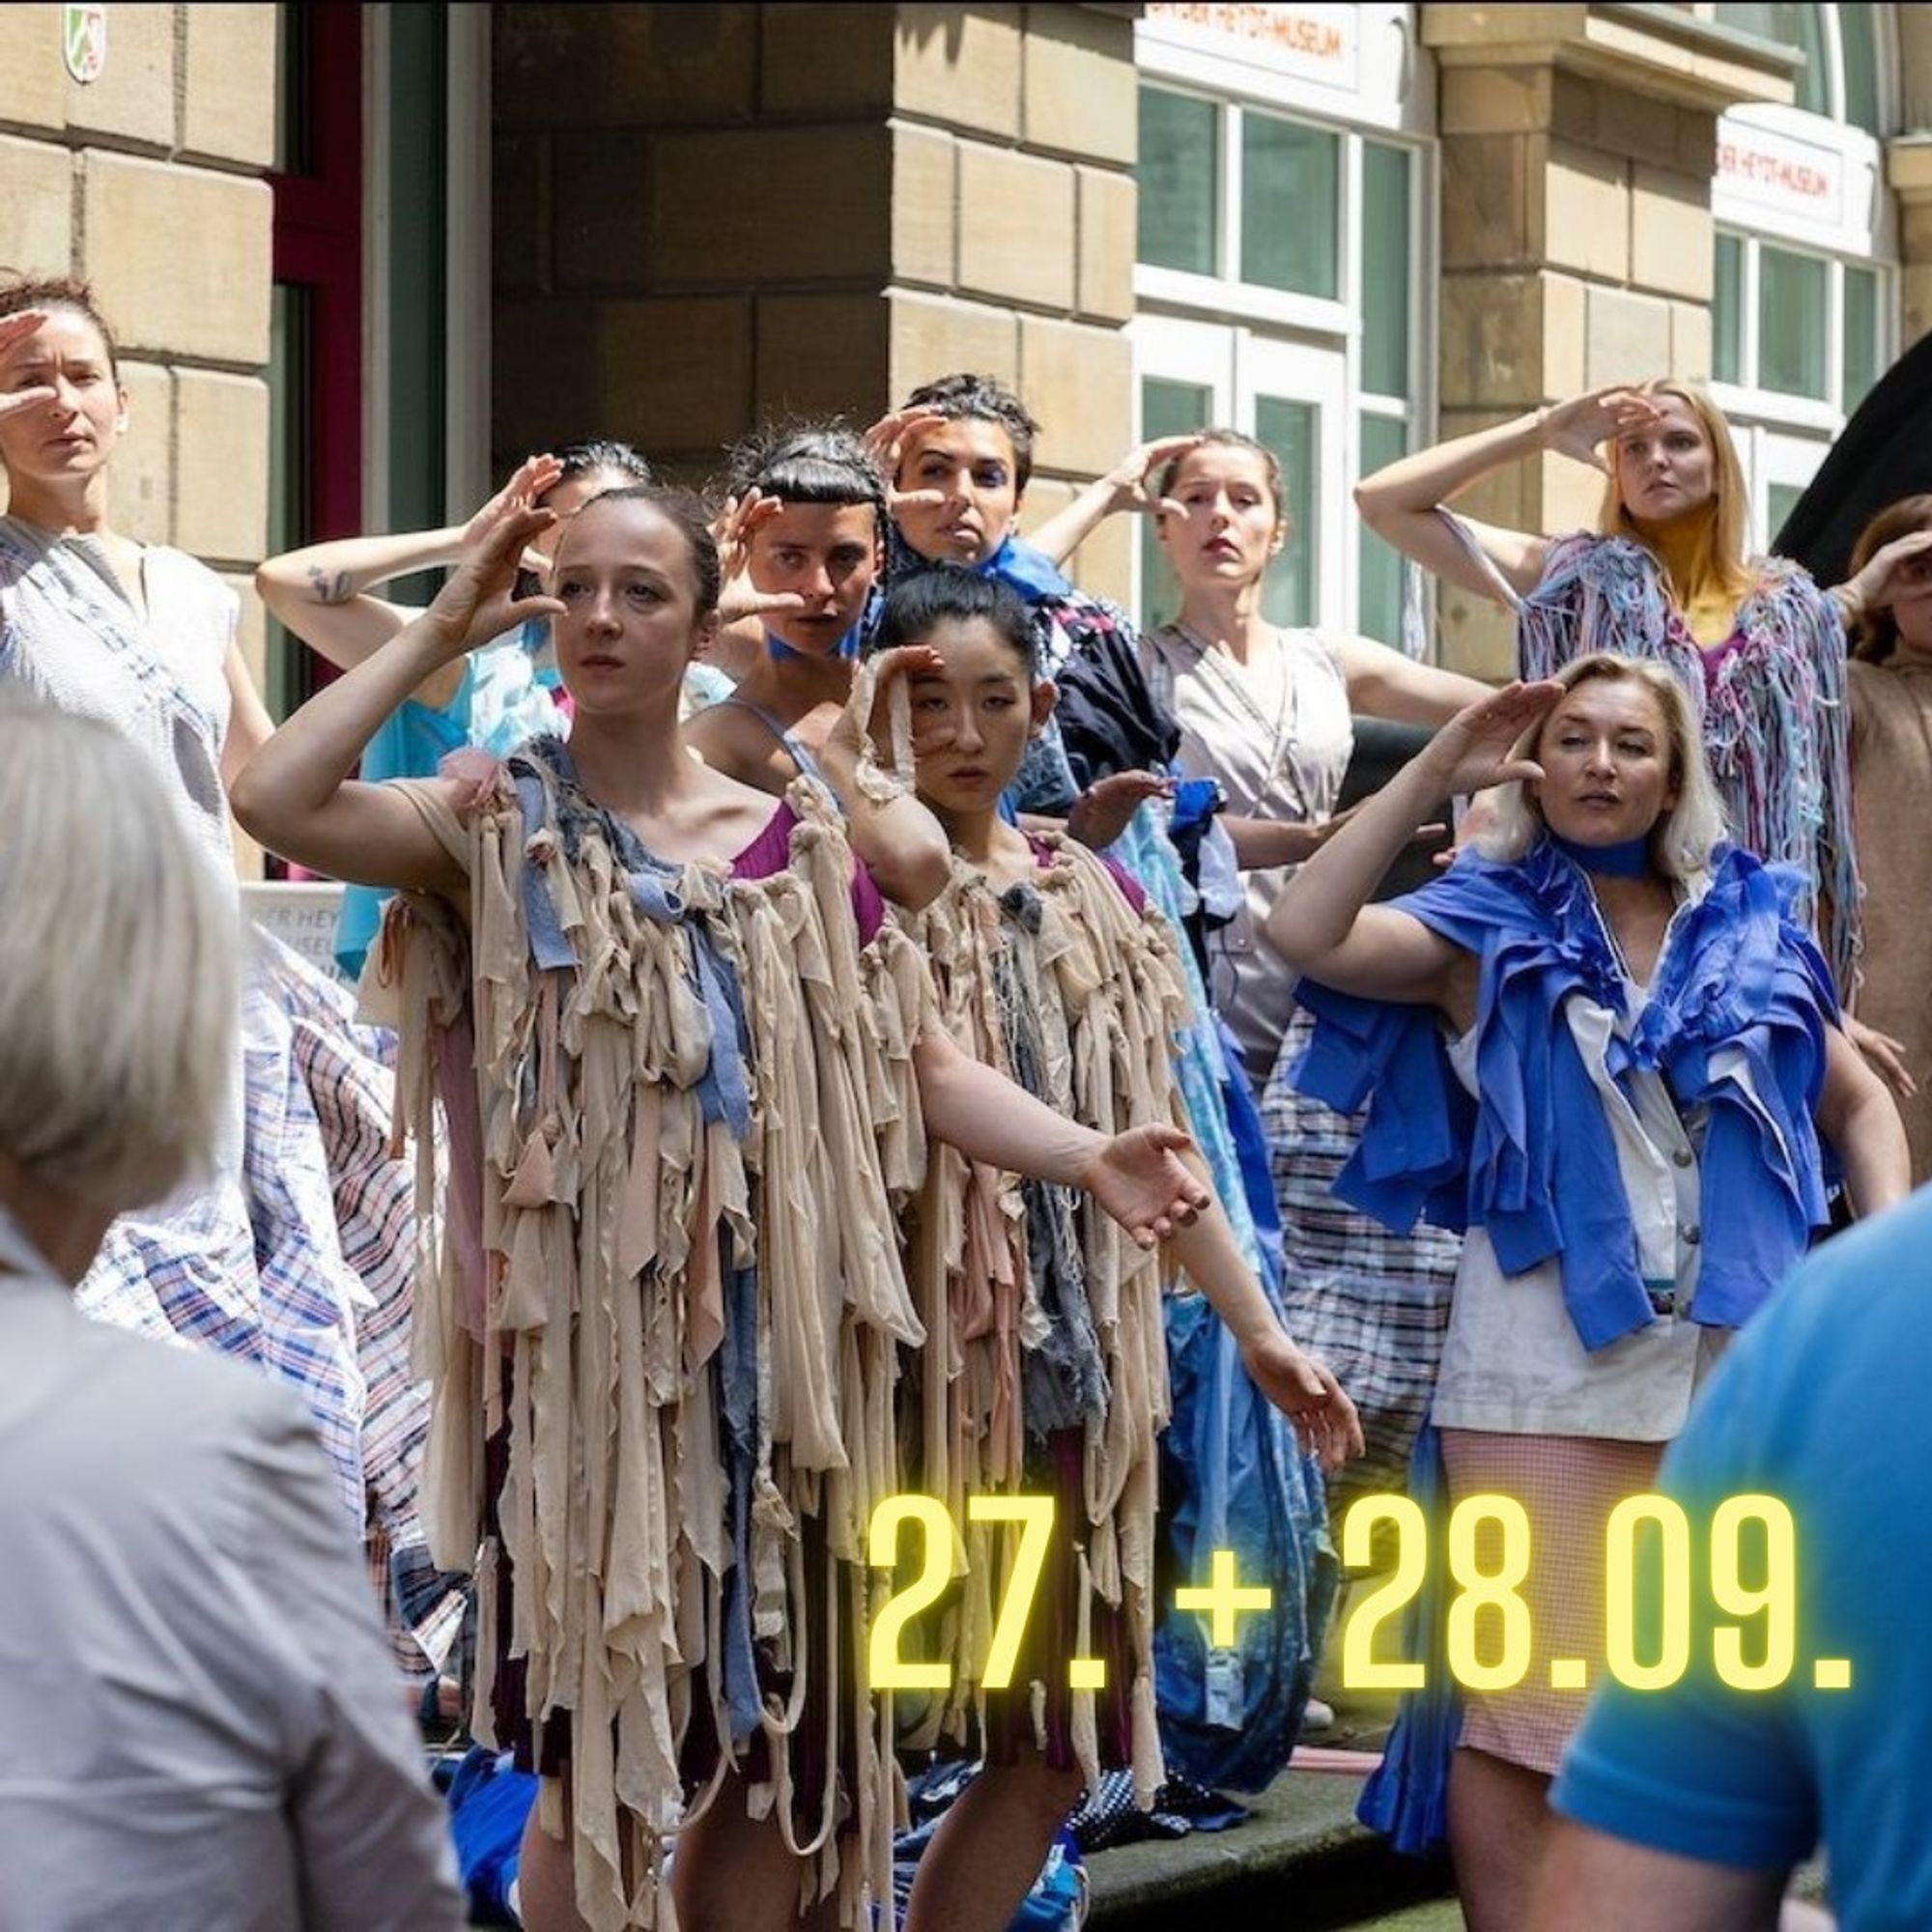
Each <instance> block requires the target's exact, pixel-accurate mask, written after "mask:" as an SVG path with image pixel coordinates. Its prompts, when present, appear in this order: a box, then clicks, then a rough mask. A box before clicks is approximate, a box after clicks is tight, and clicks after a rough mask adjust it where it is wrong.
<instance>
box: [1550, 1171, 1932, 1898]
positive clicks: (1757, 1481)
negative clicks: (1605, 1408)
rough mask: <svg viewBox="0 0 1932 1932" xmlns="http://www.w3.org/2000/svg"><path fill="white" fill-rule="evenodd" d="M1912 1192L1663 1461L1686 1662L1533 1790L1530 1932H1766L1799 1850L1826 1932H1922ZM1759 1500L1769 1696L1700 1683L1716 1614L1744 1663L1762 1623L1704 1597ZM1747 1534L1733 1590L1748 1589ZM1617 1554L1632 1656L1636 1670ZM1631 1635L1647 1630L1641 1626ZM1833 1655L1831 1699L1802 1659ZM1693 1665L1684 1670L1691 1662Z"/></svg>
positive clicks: (1753, 1571)
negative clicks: (1777, 1552) (1637, 1930)
mask: <svg viewBox="0 0 1932 1932" xmlns="http://www.w3.org/2000/svg"><path fill="white" fill-rule="evenodd" d="M1929 1314H1932V1188H1920V1189H1919V1191H1918V1193H1917V1194H1916V1195H1915V1196H1913V1197H1912V1199H1911V1200H1909V1201H1908V1202H1906V1203H1905V1204H1903V1205H1902V1206H1900V1207H1898V1208H1893V1209H1892V1210H1891V1211H1890V1212H1889V1213H1888V1214H1885V1215H1882V1216H1881V1217H1879V1218H1878V1219H1877V1220H1874V1221H1872V1222H1870V1223H1868V1224H1867V1225H1865V1226H1863V1227H1861V1228H1859V1229H1856V1230H1855V1231H1853V1232H1852V1233H1850V1234H1848V1235H1846V1236H1842V1237H1841V1238H1840V1239H1837V1240H1834V1241H1833V1242H1832V1243H1831V1245H1830V1246H1829V1247H1827V1248H1826V1249H1824V1250H1823V1251H1822V1252H1821V1253H1819V1254H1817V1255H1815V1256H1813V1257H1812V1258H1811V1259H1810V1260H1809V1261H1807V1262H1806V1263H1804V1265H1803V1266H1801V1267H1800V1268H1799V1269H1798V1270H1797V1272H1796V1273H1795V1274H1793V1276H1792V1277H1791V1280H1790V1282H1789V1283H1788V1284H1787V1285H1786V1287H1785V1288H1784V1289H1783V1290H1782V1291H1781V1292H1780V1293H1779V1294H1778V1295H1777V1296H1776V1297H1775V1298H1774V1300H1773V1301H1772V1303H1771V1305H1770V1307H1769V1308H1768V1309H1767V1310H1766V1311H1765V1312H1764V1314H1763V1315H1762V1316H1761V1317H1760V1318H1759V1319H1758V1320H1757V1321H1754V1322H1753V1323H1752V1324H1751V1325H1750V1327H1748V1328H1747V1330H1746V1331H1745V1332H1744V1333H1743V1334H1742V1335H1741V1336H1740V1337H1739V1338H1738V1340H1737V1342H1736V1343H1735V1344H1733V1346H1732V1349H1731V1351H1730V1353H1729V1355H1728V1356H1727V1358H1726V1359H1725V1361H1724V1362H1723V1363H1722V1365H1721V1367H1720V1368H1719V1372H1718V1374H1717V1376H1716V1377H1715V1378H1713V1380H1712V1381H1711V1383H1710V1384H1709V1386H1708V1387H1707V1388H1706V1390H1705V1391H1704V1394H1703V1396H1702V1397H1701V1398H1700V1400H1699V1402H1698V1404H1697V1406H1696V1407H1695V1408H1694V1409H1693V1410H1692V1411H1691V1415H1690V1423H1689V1425H1688V1426H1687V1428H1686V1429H1685V1431H1684V1434H1683V1435H1681V1436H1679V1437H1678V1439H1677V1441H1676V1443H1675V1444H1674V1445H1673V1446H1672V1448H1671V1450H1670V1452H1669V1454H1668V1456H1667V1457H1666V1458H1665V1461H1664V1464H1663V1469H1662V1475H1661V1477H1660V1481H1659V1487H1660V1488H1661V1489H1662V1490H1663V1491H1665V1492H1668V1493H1669V1494H1671V1495H1672V1496H1674V1497H1676V1498H1677V1499H1678V1500H1679V1501H1681V1502H1682V1503H1683V1504H1684V1505H1685V1508H1686V1511H1687V1513H1688V1515H1689V1517H1690V1526H1691V1527H1690V1549H1691V1562H1690V1571H1691V1576H1692V1578H1693V1595H1692V1599H1691V1602H1692V1618H1691V1650H1690V1656H1691V1663H1692V1670H1691V1673H1690V1675H1687V1676H1686V1677H1685V1678H1684V1679H1683V1681H1682V1682H1680V1683H1679V1684H1678V1685H1676V1686H1675V1687H1674V1688H1672V1689H1670V1690H1662V1691H1652V1692H1643V1691H1634V1690H1625V1689H1623V1688H1622V1687H1621V1686H1618V1685H1615V1684H1609V1685H1606V1686H1605V1690H1604V1691H1603V1692H1602V1694H1600V1695H1599V1696H1598V1698H1597V1699H1596V1701H1595V1702H1594V1703H1593V1705H1592V1706H1591V1709H1590V1714H1589V1717H1588V1719H1586V1721H1585V1723H1584V1726H1583V1728H1582V1730H1581V1731H1580V1732H1579V1733H1578V1735H1577V1739H1576V1741H1575V1743H1574V1744H1573V1745H1572V1746H1571V1748H1570V1753H1569V1755H1568V1757H1567V1758H1566V1759H1565V1761H1564V1768H1563V1772H1562V1775H1561V1776H1559V1777H1558V1779H1557V1782H1556V1787H1555V1789H1554V1791H1553V1792H1552V1794H1551V1803H1552V1804H1553V1805H1554V1807H1555V1809H1556V1811H1557V1812H1558V1813H1559V1814H1560V1819H1561V1821H1562V1822H1560V1823H1559V1824H1558V1826H1557V1828H1556V1830H1555V1832H1554V1833H1552V1836H1551V1840H1550V1844H1549V1849H1548V1856H1547V1858H1546V1861H1545V1863H1544V1867H1543V1871H1542V1874H1541V1877H1540V1881H1539V1885H1538V1889H1537V1893H1536V1910H1535V1912H1534V1914H1533V1915H1532V1926H1533V1928H1534V1932H1557V1928H1562V1932H1595V1928H1600V1927H1601V1928H1605V1932H1608V1928H1610V1927H1612V1926H1615V1927H1619V1928H1621V1927H1625V1926H1631V1925H1641V1926H1643V1927H1645V1928H1646V1932H1691V1928H1696V1932H1733V1928H1738V1932H1742V1928H1746V1927H1759V1926H1763V1927H1771V1926H1773V1925H1776V1922H1777V1916H1778V1900H1779V1897H1780V1894H1781V1893H1782V1891H1783V1889H1784V1882H1785V1879H1786V1876H1787V1874H1788V1873H1789V1871H1790V1868H1791V1867H1792V1866H1793V1865H1795V1864H1797V1863H1798V1862H1799V1861H1802V1860H1804V1859H1805V1858H1807V1857H1808V1856H1809V1855H1810V1854H1811V1852H1812V1850H1813V1849H1814V1848H1815V1847H1816V1846H1817V1845H1818V1844H1819V1842H1820V1841H1821V1840H1822V1842H1823V1844H1824V1848H1825V1851H1826V1855H1827V1861H1828V1863H1829V1866H1830V1870H1831V1889H1832V1902H1833V1909H1834V1910H1835V1912H1836V1914H1837V1917H1838V1921H1839V1923H1840V1925H1841V1926H1843V1927H1844V1928H1845V1932H1883V1928H1891V1927H1901V1928H1902V1927H1907V1926H1911V1927H1924V1926H1927V1925H1932V1828H1928V1825H1927V1822H1926V1821H1927V1810H1928V1804H1932V1662H1928V1659H1927V1656H1926V1651H1925V1629H1926V1625H1925V1619H1926V1609H1927V1605H1928V1604H1932V1510H1927V1509H1926V1508H1925V1507H1924V1504H1923V1497H1922V1483H1923V1471H1924V1470H1925V1468H1926V1466H1927V1464H1928V1463H1932V1320H1928V1315H1929ZM1746 1492H1752V1493H1758V1494H1768V1495H1773V1496H1776V1497H1779V1498H1780V1499H1782V1500H1783V1501H1784V1502H1785V1503H1787V1504H1788V1505H1789V1507H1790V1510H1791V1513H1792V1517H1793V1519H1794V1521H1795V1524H1796V1528H1797V1604H1798V1614H1797V1628H1796V1662H1795V1665H1794V1667H1793V1670H1792V1673H1791V1675H1790V1677H1789V1678H1788V1679H1787V1680H1786V1682H1785V1684H1784V1686H1783V1687H1782V1688H1781V1689H1779V1690H1766V1691H1755V1692H1754V1691H1748V1690H1734V1689H1732V1688H1730V1687H1729V1686H1727V1685H1724V1684H1722V1683H1720V1682H1719V1681H1718V1680H1717V1679H1716V1677H1715V1675H1714V1674H1713V1673H1712V1671H1711V1667H1710V1662H1711V1655H1712V1648H1711V1646H1712V1630H1713V1626H1714V1624H1715V1623H1716V1622H1719V1621H1723V1622H1737V1623H1741V1624H1742V1626H1743V1630H1744V1633H1745V1634H1744V1638H1743V1644H1744V1658H1745V1661H1746V1662H1747V1663H1748V1662H1758V1661H1760V1660H1762V1659H1763V1658H1764V1656H1765V1648H1764V1619H1763V1618H1762V1617H1756V1616H1754V1617H1751V1618H1748V1619H1738V1618H1732V1617H1729V1616H1726V1614H1725V1613H1724V1612H1723V1611H1721V1610H1719V1608H1717V1607H1716V1605H1713V1604H1712V1602H1711V1600H1710V1597H1709V1594H1708V1587H1707V1583H1706V1579H1707V1578H1708V1577H1709V1574H1710V1567H1709V1566H1710V1560H1711V1539H1710V1521H1711V1512H1712V1511H1713V1510H1714V1509H1715V1507H1716V1506H1717V1504H1718V1503H1719V1502H1720V1501H1721V1500H1722V1499H1723V1498H1724V1497H1726V1496H1730V1495H1738V1494H1741V1493H1746ZM1762 1549H1763V1545H1762V1543H1761V1541H1758V1540H1757V1533H1756V1532H1755V1531H1754V1530H1753V1531H1752V1532H1751V1533H1750V1535H1748V1536H1747V1539H1746V1541H1745V1543H1744V1546H1743V1553H1742V1556H1741V1558H1740V1575H1741V1577H1742V1580H1743V1582H1744V1583H1745V1584H1746V1585H1747V1586H1749V1585H1753V1584H1758V1583H1761V1582H1762V1581H1763V1579H1764V1577H1765V1570H1764V1559H1763V1554H1762ZM1656 1580H1657V1579H1656V1576H1655V1573H1654V1571H1653V1572H1652V1573H1650V1574H1649V1575H1646V1574H1645V1572H1644V1567H1643V1564H1642V1562H1641V1560H1640V1561H1639V1565H1638V1581H1637V1585H1636V1588H1637V1602H1638V1605H1639V1613H1638V1617H1637V1626H1636V1631H1637V1646H1636V1655H1637V1657H1638V1658H1639V1659H1640V1660H1650V1659H1654V1658H1656V1657H1657V1656H1658V1654H1659V1653H1658V1650H1657V1648H1656V1645H1657V1641H1658V1631H1657V1625H1656V1619H1655V1615H1654V1613H1646V1612H1645V1611H1644V1610H1643V1609H1642V1608H1641V1605H1643V1603H1644V1602H1645V1600H1646V1599H1648V1600H1649V1601H1651V1602H1655V1595H1654V1591H1655V1585H1656ZM1646 1624H1647V1625H1648V1628H1646ZM1819 1658H1834V1659H1835V1658H1843V1659H1847V1660H1849V1662H1850V1664H1851V1686H1850V1688H1849V1689H1848V1690H1818V1689H1816V1688H1814V1685H1813V1669H1812V1666H1813V1662H1814V1661H1815V1660H1816V1659H1819ZM1700 1665H1701V1671H1700V1668H1699V1666H1700Z"/></svg>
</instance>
